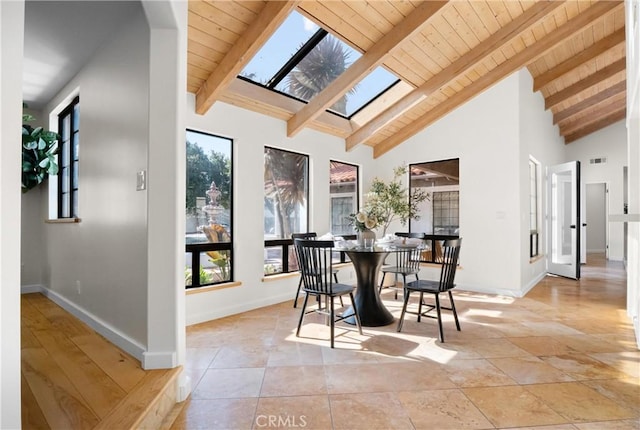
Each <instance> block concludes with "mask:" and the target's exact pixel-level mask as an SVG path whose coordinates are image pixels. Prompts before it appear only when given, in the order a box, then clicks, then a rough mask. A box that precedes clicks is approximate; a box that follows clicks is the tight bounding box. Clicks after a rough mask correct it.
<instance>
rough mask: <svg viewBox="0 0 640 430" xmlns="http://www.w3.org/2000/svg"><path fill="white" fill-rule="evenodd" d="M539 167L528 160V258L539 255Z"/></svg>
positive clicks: (530, 159) (532, 160) (531, 159)
mask: <svg viewBox="0 0 640 430" xmlns="http://www.w3.org/2000/svg"><path fill="white" fill-rule="evenodd" d="M539 170H540V165H539V164H538V163H537V162H536V161H535V160H534V159H533V158H529V257H531V258H533V257H536V256H537V255H538V254H539V246H538V237H539V236H538V233H539V232H538V213H539V211H538V208H539V207H540V201H539V195H538V189H539V186H540V184H539V183H538V181H539V175H538V172H539Z"/></svg>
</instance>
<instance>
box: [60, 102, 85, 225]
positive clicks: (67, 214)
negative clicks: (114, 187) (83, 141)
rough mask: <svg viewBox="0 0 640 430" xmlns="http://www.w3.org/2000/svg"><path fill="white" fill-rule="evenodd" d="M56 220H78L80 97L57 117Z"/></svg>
mask: <svg viewBox="0 0 640 430" xmlns="http://www.w3.org/2000/svg"><path fill="white" fill-rule="evenodd" d="M58 134H59V135H60V136H61V141H60V146H59V149H58V168H59V170H58V218H78V165H79V157H78V150H79V144H80V97H79V96H78V97H76V98H74V99H73V101H71V103H70V104H69V106H67V107H66V108H64V110H63V111H62V112H60V114H59V115H58Z"/></svg>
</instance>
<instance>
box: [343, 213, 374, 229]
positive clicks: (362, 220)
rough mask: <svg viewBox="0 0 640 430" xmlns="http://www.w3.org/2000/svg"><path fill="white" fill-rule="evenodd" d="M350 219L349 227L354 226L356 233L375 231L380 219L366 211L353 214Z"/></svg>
mask: <svg viewBox="0 0 640 430" xmlns="http://www.w3.org/2000/svg"><path fill="white" fill-rule="evenodd" d="M348 218H349V225H352V226H353V228H355V229H356V231H366V230H373V229H374V228H377V227H378V225H379V224H378V219H377V218H376V217H374V216H373V215H371V214H369V213H367V212H365V211H359V212H357V213H354V214H351V215H349V217H348Z"/></svg>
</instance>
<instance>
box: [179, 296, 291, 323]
mask: <svg viewBox="0 0 640 430" xmlns="http://www.w3.org/2000/svg"><path fill="white" fill-rule="evenodd" d="M292 298H293V297H292V293H291V292H287V293H286V294H281V295H279V296H274V297H264V298H261V299H259V300H254V301H246V302H241V303H234V304H233V305H231V306H226V307H224V308H217V309H211V310H208V311H207V312H200V313H198V314H189V312H188V311H187V315H186V325H188V326H190V325H194V324H199V323H202V322H206V321H212V320H217V319H219V318H223V317H228V316H230V315H235V314H239V313H242V312H247V311H251V310H254V309H258V308H263V307H265V306H271V305H277V304H278V303H282V302H286V301H288V300H291V299H292Z"/></svg>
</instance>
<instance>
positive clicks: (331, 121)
mask: <svg viewBox="0 0 640 430" xmlns="http://www.w3.org/2000/svg"><path fill="white" fill-rule="evenodd" d="M239 98H241V99H242V100H246V101H247V102H246V103H241V102H239ZM220 100H221V101H224V102H226V103H230V104H233V105H237V106H241V107H243V108H245V109H249V110H252V111H254V112H258V113H262V114H267V115H271V116H276V117H278V118H280V119H284V120H287V119H289V118H291V116H293V114H294V113H295V112H297V111H298V110H299V109H300V108H301V107H302V106H304V103H303V102H301V101H300V100H296V99H294V98H291V97H287V96H285V95H282V94H279V93H277V92H275V91H272V90H269V89H267V88H264V87H262V86H260V85H257V84H252V83H250V82H247V81H244V80H242V79H239V78H236V79H234V80H233V81H232V82H231V83H230V85H229V87H228V88H227V89H226V90H225V91H224V92H223V93H222V94H221V97H220ZM265 106H268V107H269V109H267V108H265ZM274 110H278V111H280V112H283V114H279V115H278V114H276V113H274ZM310 128H313V129H316V130H320V131H323V132H325V133H329V134H331V135H334V136H338V137H345V136H347V135H348V134H349V133H351V132H352V130H353V128H352V126H351V122H350V121H349V120H348V119H345V118H341V117H339V116H337V115H333V114H330V113H329V112H324V111H323V112H321V113H320V115H319V116H318V117H317V118H316V119H314V120H313V121H312V122H311V125H310Z"/></svg>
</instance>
